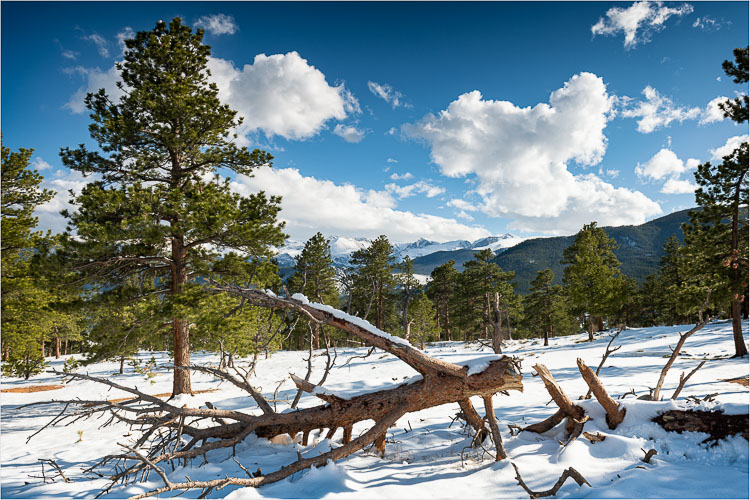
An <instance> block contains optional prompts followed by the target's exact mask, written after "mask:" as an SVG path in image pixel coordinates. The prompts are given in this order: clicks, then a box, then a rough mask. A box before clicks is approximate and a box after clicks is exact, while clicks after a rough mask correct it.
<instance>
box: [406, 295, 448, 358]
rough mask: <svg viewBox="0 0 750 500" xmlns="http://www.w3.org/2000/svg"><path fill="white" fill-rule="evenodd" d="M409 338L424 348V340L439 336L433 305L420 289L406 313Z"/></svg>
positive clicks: (435, 338) (427, 340)
mask: <svg viewBox="0 0 750 500" xmlns="http://www.w3.org/2000/svg"><path fill="white" fill-rule="evenodd" d="M408 314H409V315H408V321H409V332H410V339H409V340H411V341H412V342H413V343H417V342H418V343H419V348H420V349H424V344H425V342H432V341H433V340H438V339H439V338H440V328H439V327H438V325H437V322H436V321H435V305H434V304H433V303H432V301H431V300H430V299H429V298H428V297H427V294H425V293H424V292H422V291H420V292H418V293H416V294H415V296H414V300H412V302H411V307H410V308H409V313H408Z"/></svg>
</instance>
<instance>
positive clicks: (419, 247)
mask: <svg viewBox="0 0 750 500" xmlns="http://www.w3.org/2000/svg"><path fill="white" fill-rule="evenodd" d="M687 220H688V210H682V211H679V212H674V213H672V214H669V215H666V216H664V217H660V218H658V219H654V220H652V221H649V222H646V223H644V224H640V225H638V226H618V227H606V226H605V227H603V228H602V229H604V231H606V233H607V234H608V235H609V237H610V238H613V239H614V240H615V241H616V242H617V244H618V245H619V248H618V249H617V250H615V255H617V258H618V259H619V260H620V262H621V263H622V267H621V269H622V272H623V273H625V274H626V275H627V276H629V277H631V278H634V279H635V280H636V281H638V282H639V283H641V282H642V281H643V280H644V279H645V277H646V276H648V275H649V274H653V273H655V272H657V271H658V270H659V264H660V260H661V256H662V254H663V250H662V247H663V246H664V242H665V241H666V240H667V238H669V237H670V236H671V235H672V234H675V235H676V236H677V237H678V238H679V239H680V241H682V228H681V225H682V223H683V222H687ZM574 240H575V235H571V236H553V237H542V238H522V237H519V236H515V235H513V234H510V233H506V234H503V235H498V236H489V237H487V238H482V239H479V240H476V241H474V242H469V241H466V240H456V241H448V242H445V243H438V242H435V241H430V240H427V239H424V238H420V239H418V240H417V241H414V242H412V243H403V244H396V245H394V254H395V256H396V260H397V261H399V262H400V261H401V260H403V259H404V257H406V256H407V255H408V256H409V257H410V258H412V259H413V260H414V270H415V272H416V273H417V274H420V275H429V274H430V272H432V270H433V269H434V268H435V267H437V266H439V265H441V264H444V263H445V262H448V261H449V260H453V261H455V263H456V264H455V267H456V268H457V269H459V270H462V269H463V265H464V263H465V262H466V261H469V260H471V259H472V258H473V257H474V254H475V253H476V252H478V251H480V250H483V249H485V248H490V249H491V250H492V251H493V252H495V254H496V256H495V259H494V262H496V263H497V264H498V265H499V266H500V267H501V268H502V269H503V270H504V271H514V272H515V273H516V277H515V283H516V291H517V292H518V293H521V294H526V293H528V291H529V283H530V282H531V280H533V279H534V278H535V277H536V273H537V271H540V270H542V269H546V268H550V269H552V271H553V272H554V273H555V279H554V283H557V284H560V283H562V274H563V265H562V264H561V263H560V261H561V260H562V254H563V251H564V250H565V249H566V248H567V247H569V246H570V245H571V244H572V243H573V241H574ZM370 241H371V240H369V239H367V238H345V237H340V236H334V237H332V238H331V254H332V256H333V260H334V265H336V266H340V267H343V266H346V265H348V264H349V259H350V257H351V254H352V253H354V252H355V251H356V250H358V249H360V248H364V247H366V246H367V245H369V244H370ZM302 248H304V243H303V242H299V241H294V240H287V241H286V244H285V246H284V247H283V248H281V249H279V255H278V256H277V257H276V259H277V261H278V263H279V268H280V271H281V274H282V277H284V278H286V277H287V276H289V275H291V273H292V267H293V266H294V263H295V261H294V259H295V257H297V256H298V255H299V254H300V252H301V251H302Z"/></svg>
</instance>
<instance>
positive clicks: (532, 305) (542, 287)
mask: <svg viewBox="0 0 750 500" xmlns="http://www.w3.org/2000/svg"><path fill="white" fill-rule="evenodd" d="M554 278H555V274H554V273H553V272H552V269H549V268H548V269H543V270H541V271H537V274H536V278H534V279H533V280H532V281H531V288H530V293H529V295H527V296H526V297H525V298H524V316H525V319H526V322H527V324H528V326H529V327H531V328H532V331H534V333H539V332H540V331H541V333H542V335H543V337H544V345H545V346H548V345H549V338H550V337H551V336H552V335H554V333H555V331H557V332H558V334H560V333H567V332H568V331H570V327H571V324H572V323H573V322H572V319H571V317H570V314H569V313H568V310H567V304H566V301H565V296H564V294H563V288H562V286H560V285H553V284H552V280H553V279H554Z"/></svg>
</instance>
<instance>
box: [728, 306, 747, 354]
mask: <svg viewBox="0 0 750 500" xmlns="http://www.w3.org/2000/svg"><path fill="white" fill-rule="evenodd" d="M732 333H733V334H734V357H735V358H741V357H743V356H747V347H746V346H745V339H744V338H743V336H742V302H740V300H738V299H733V300H732Z"/></svg>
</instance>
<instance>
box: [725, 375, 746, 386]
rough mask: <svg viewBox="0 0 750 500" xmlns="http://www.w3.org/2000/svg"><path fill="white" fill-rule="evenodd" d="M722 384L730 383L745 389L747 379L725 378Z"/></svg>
mask: <svg viewBox="0 0 750 500" xmlns="http://www.w3.org/2000/svg"><path fill="white" fill-rule="evenodd" d="M722 382H732V383H733V384H740V385H744V386H745V387H747V386H748V377H747V376H744V377H737V378H726V379H723V380H722Z"/></svg>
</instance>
